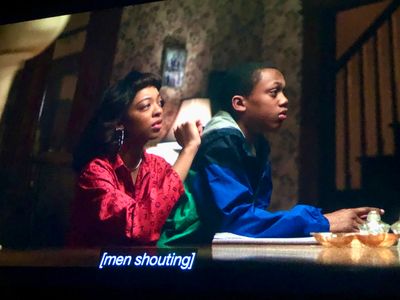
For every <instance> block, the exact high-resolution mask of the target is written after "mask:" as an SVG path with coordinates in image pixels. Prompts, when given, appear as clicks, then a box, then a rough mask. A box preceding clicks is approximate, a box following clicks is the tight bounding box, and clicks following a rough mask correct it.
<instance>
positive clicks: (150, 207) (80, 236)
mask: <svg viewBox="0 0 400 300" xmlns="http://www.w3.org/2000/svg"><path fill="white" fill-rule="evenodd" d="M183 192H184V190H183V184H182V181H181V179H180V177H179V175H178V174H177V173H176V172H175V171H174V170H173V169H172V167H171V165H170V164H168V163H167V162H166V161H165V160H164V159H163V158H161V157H159V156H156V155H153V154H148V153H144V156H143V160H142V163H141V164H140V167H139V170H138V174H137V178H136V182H135V184H133V181H132V178H131V174H130V171H129V169H128V168H127V167H126V166H125V165H124V162H123V161H122V159H121V157H120V156H119V155H117V158H116V160H115V161H114V162H113V161H110V160H109V159H107V158H95V159H94V160H92V161H91V162H90V163H89V164H88V165H87V166H86V167H85V168H84V169H83V170H82V172H81V174H80V176H79V177H78V180H77V193H76V198H75V203H74V207H73V211H72V214H73V219H72V232H71V235H70V239H69V244H70V245H71V246H110V245H132V244H155V243H156V242H157V240H158V239H159V237H160V232H161V229H162V226H163V225H164V223H165V221H166V219H167V217H168V215H169V213H170V211H171V210H172V208H173V206H174V205H175V203H176V202H177V200H178V199H179V197H180V195H182V193H183Z"/></svg>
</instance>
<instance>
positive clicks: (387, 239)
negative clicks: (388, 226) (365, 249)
mask: <svg viewBox="0 0 400 300" xmlns="http://www.w3.org/2000/svg"><path fill="white" fill-rule="evenodd" d="M399 236H400V234H395V233H379V234H357V235H356V237H357V239H358V240H359V241H360V242H361V243H362V244H363V245H366V246H369V247H391V246H393V245H394V244H396V242H397V241H398V239H399Z"/></svg>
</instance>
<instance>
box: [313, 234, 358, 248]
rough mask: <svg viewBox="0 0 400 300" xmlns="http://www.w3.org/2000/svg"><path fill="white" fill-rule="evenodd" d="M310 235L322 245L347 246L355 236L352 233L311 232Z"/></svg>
mask: <svg viewBox="0 0 400 300" xmlns="http://www.w3.org/2000/svg"><path fill="white" fill-rule="evenodd" d="M311 235H312V236H313V237H314V238H315V239H316V240H317V242H318V243H320V244H321V245H322V246H328V247H348V246H350V244H351V242H352V241H353V240H354V238H355V234H354V233H333V232H313V233H311Z"/></svg>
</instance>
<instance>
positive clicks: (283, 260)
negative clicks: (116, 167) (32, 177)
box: [0, 244, 400, 299]
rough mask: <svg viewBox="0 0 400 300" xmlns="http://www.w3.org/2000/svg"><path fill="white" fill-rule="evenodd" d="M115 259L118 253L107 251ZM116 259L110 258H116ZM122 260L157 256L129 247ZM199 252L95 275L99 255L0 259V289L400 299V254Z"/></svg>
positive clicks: (226, 248)
mask: <svg viewBox="0 0 400 300" xmlns="http://www.w3.org/2000/svg"><path fill="white" fill-rule="evenodd" d="M107 251H109V253H117V252H118V253H120V251H121V249H117V250H115V249H111V250H110V249H108V250H107ZM113 251H114V252H113ZM123 251H124V253H132V254H134V255H137V254H140V253H145V252H146V253H153V254H156V253H161V252H160V251H158V250H157V249H156V248H152V247H147V248H140V247H132V248H125V249H123ZM163 251H164V252H162V253H164V255H165V254H167V253H181V252H182V251H183V252H184V253H189V252H190V251H196V252H197V256H196V259H195V262H194V266H193V269H191V270H181V269H179V268H170V267H163V268H156V267H146V268H145V267H143V268H135V267H133V266H132V267H124V268H120V267H118V268H116V267H115V268H105V269H101V270H100V269H99V268H98V266H99V261H100V258H101V254H102V253H103V252H102V251H101V250H100V249H77V250H68V249H41V250H29V251H28V250H26V251H17V250H7V249H3V250H1V251H0V287H1V289H2V290H3V291H4V290H10V291H11V290H12V291H13V292H14V293H15V292H17V293H18V292H19V291H22V290H24V291H25V290H30V291H32V292H40V293H42V294H43V293H46V292H49V293H54V292H56V293H64V292H65V293H69V294H71V295H74V296H75V295H83V294H87V295H91V296H93V295H97V294H98V295H101V296H105V295H114V294H117V295H121V296H124V297H125V296H126V295H144V296H146V297H148V296H159V295H160V294H161V295H174V296H178V297H179V296H182V297H183V298H186V297H187V296H189V297H191V295H201V296H209V295H210V294H212V295H217V294H218V295H220V294H221V293H222V294H223V295H225V296H227V297H231V296H243V297H250V296H251V297H254V296H262V297H264V296H265V297H271V296H274V297H275V296H276V297H282V296H288V297H296V298H299V297H300V298H307V299H308V298H309V297H314V296H318V297H323V298H324V299H326V298H340V297H342V296H346V297H367V298H381V297H394V298H400V291H399V290H400V259H399V257H400V255H399V253H400V248H398V247H397V246H393V247H390V248H368V247H362V248H327V247H322V246H319V245H231V244H229V245H213V246H212V247H210V246H209V247H197V248H192V247H180V248H171V249H166V250H163Z"/></svg>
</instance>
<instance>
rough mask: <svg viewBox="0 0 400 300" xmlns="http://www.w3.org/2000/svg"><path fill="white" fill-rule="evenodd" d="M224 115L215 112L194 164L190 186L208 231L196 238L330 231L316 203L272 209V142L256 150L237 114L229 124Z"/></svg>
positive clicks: (289, 234) (202, 224) (296, 234)
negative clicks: (270, 159) (219, 233)
mask: <svg viewBox="0 0 400 300" xmlns="http://www.w3.org/2000/svg"><path fill="white" fill-rule="evenodd" d="M218 118H219V115H217V116H215V117H214V118H213V119H212V121H211V122H210V123H211V124H210V123H209V124H208V125H207V126H206V129H205V131H204V132H205V133H204V134H203V137H202V143H201V146H200V149H199V151H198V153H197V155H196V158H195V161H194V163H193V165H192V168H191V174H192V176H191V179H190V185H187V186H186V188H187V192H190V193H191V195H192V196H193V199H194V200H193V201H195V203H196V207H197V211H198V217H199V221H200V223H201V226H199V227H198V229H197V231H199V230H200V231H203V232H202V233H201V234H199V233H196V234H195V236H196V239H197V240H193V242H194V243H196V242H200V240H199V237H200V236H201V237H203V240H201V242H204V241H208V242H210V241H211V239H212V237H213V235H214V234H215V233H216V232H231V233H235V234H240V235H244V236H249V237H303V236H310V232H321V231H329V223H328V220H327V219H326V218H325V217H324V216H323V214H322V213H321V209H319V208H316V207H313V206H309V205H296V206H294V207H293V208H292V209H290V210H285V211H278V212H270V211H268V207H269V204H270V200H271V194H272V180H271V166H270V163H269V160H268V156H269V145H268V143H267V141H266V140H265V139H263V138H260V139H259V141H258V142H257V143H256V145H255V149H254V150H255V151H252V149H251V146H250V145H249V144H248V143H247V141H246V139H245V138H244V136H243V134H242V132H241V131H240V129H239V128H238V126H237V124H236V123H235V122H234V121H233V119H232V118H230V117H227V116H226V115H224V116H223V118H224V120H223V122H221V121H220V120H218ZM207 127H208V128H207ZM254 152H255V153H257V155H255V154H254ZM185 201H187V200H185ZM179 205H183V203H182V202H181V203H178V206H179ZM167 223H168V222H167ZM170 233H171V232H170ZM180 234H182V233H180ZM190 235H193V232H191V233H190ZM193 236H194V235H193ZM186 240H188V239H186ZM189 240H190V239H189Z"/></svg>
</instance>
